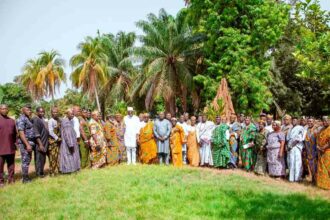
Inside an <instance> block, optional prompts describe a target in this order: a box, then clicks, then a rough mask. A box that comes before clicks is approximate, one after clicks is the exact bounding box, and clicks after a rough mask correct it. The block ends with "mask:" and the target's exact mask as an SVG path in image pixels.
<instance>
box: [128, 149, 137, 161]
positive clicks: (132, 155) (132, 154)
mask: <svg viewBox="0 0 330 220" xmlns="http://www.w3.org/2000/svg"><path fill="white" fill-rule="evenodd" d="M126 152H127V164H128V165H130V164H136V147H126Z"/></svg>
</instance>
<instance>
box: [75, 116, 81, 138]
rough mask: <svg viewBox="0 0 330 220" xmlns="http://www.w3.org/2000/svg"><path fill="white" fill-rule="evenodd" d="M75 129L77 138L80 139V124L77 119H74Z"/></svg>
mask: <svg viewBox="0 0 330 220" xmlns="http://www.w3.org/2000/svg"><path fill="white" fill-rule="evenodd" d="M73 129H74V131H75V132H76V136H77V138H80V123H79V119H78V118H77V117H74V118H73Z"/></svg>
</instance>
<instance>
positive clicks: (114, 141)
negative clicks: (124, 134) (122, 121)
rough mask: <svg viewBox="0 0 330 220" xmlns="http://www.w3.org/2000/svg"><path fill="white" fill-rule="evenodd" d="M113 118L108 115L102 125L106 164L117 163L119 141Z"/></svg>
mask: <svg viewBox="0 0 330 220" xmlns="http://www.w3.org/2000/svg"><path fill="white" fill-rule="evenodd" d="M115 123H116V122H115V120H114V118H113V117H108V118H107V121H106V122H105V125H104V137H105V139H106V141H107V164H109V165H117V164H119V142H118V137H117V133H116V126H115Z"/></svg>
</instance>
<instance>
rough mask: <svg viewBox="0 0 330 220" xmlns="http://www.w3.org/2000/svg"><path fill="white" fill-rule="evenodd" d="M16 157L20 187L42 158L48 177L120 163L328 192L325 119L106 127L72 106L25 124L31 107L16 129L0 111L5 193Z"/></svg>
mask: <svg viewBox="0 0 330 220" xmlns="http://www.w3.org/2000/svg"><path fill="white" fill-rule="evenodd" d="M16 148H18V149H19V150H20V154H21V159H22V181H23V183H27V182H30V181H31V179H30V177H29V166H30V163H31V158H32V153H33V154H34V159H35V168H36V175H37V176H38V177H44V175H45V173H44V167H45V162H46V158H47V157H48V159H49V173H50V175H52V176H53V175H57V174H58V173H61V174H66V173H73V172H76V171H79V170H80V169H83V168H88V167H91V168H94V169H97V168H101V167H103V166H106V165H117V164H120V163H127V164H128V165H130V164H133V165H135V164H136V163H137V161H138V162H140V163H143V164H155V163H160V164H166V165H169V164H170V163H172V164H173V165H174V166H177V167H181V166H183V165H184V164H189V165H190V166H194V167H198V166H202V167H215V168H232V169H234V168H237V167H242V168H244V169H245V170H247V171H253V172H255V173H257V174H260V175H266V174H268V175H269V176H272V177H282V178H285V177H286V176H288V179H289V181H301V180H302V178H303V177H304V176H310V177H311V181H312V182H313V183H315V184H316V185H317V186H319V187H321V188H324V189H330V126H329V120H328V118H327V117H323V118H322V122H321V123H320V124H316V123H315V120H314V119H313V118H308V119H307V118H301V119H298V118H296V117H292V118H291V117H290V116H289V115H285V116H284V118H283V120H282V121H277V120H273V117H272V115H266V114H261V115H260V118H259V120H258V121H257V122H253V121H252V118H251V117H245V116H244V115H243V114H239V115H235V114H232V115H231V116H230V117H229V118H226V117H225V116H217V117H216V120H215V121H214V122H213V121H210V120H208V118H207V116H206V115H205V114H201V115H198V116H197V117H196V116H192V117H190V116H189V114H188V113H184V114H182V115H180V117H179V118H176V117H172V115H171V114H170V113H167V114H165V113H164V112H160V113H159V114H158V116H157V117H156V118H155V119H154V120H152V119H151V118H150V115H149V114H147V113H146V114H140V115H139V116H136V115H134V109H133V108H132V107H128V108H127V115H126V116H125V117H122V115H121V114H114V115H109V116H107V117H106V121H103V120H102V117H101V115H100V113H99V112H98V111H93V112H91V111H89V110H87V109H82V110H81V108H80V107H79V106H74V107H73V108H70V109H68V110H67V111H66V115H65V117H63V118H60V117H59V109H58V108H57V107H53V108H52V109H51V118H50V119H49V120H47V119H45V110H44V108H42V107H38V108H37V109H36V112H35V116H34V117H32V111H31V106H29V105H26V106H24V107H23V108H22V114H21V115H20V117H19V118H18V119H17V120H16V122H15V121H14V120H13V119H11V118H10V117H8V107H7V106H6V105H0V185H1V186H3V185H4V175H3V174H4V164H5V162H6V163H7V166H8V182H9V183H12V182H14V171H15V152H16Z"/></svg>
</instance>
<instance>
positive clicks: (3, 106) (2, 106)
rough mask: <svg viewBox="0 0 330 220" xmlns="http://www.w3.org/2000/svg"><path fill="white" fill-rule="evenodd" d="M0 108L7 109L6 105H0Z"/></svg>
mask: <svg viewBox="0 0 330 220" xmlns="http://www.w3.org/2000/svg"><path fill="white" fill-rule="evenodd" d="M0 108H8V105H7V104H0Z"/></svg>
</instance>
